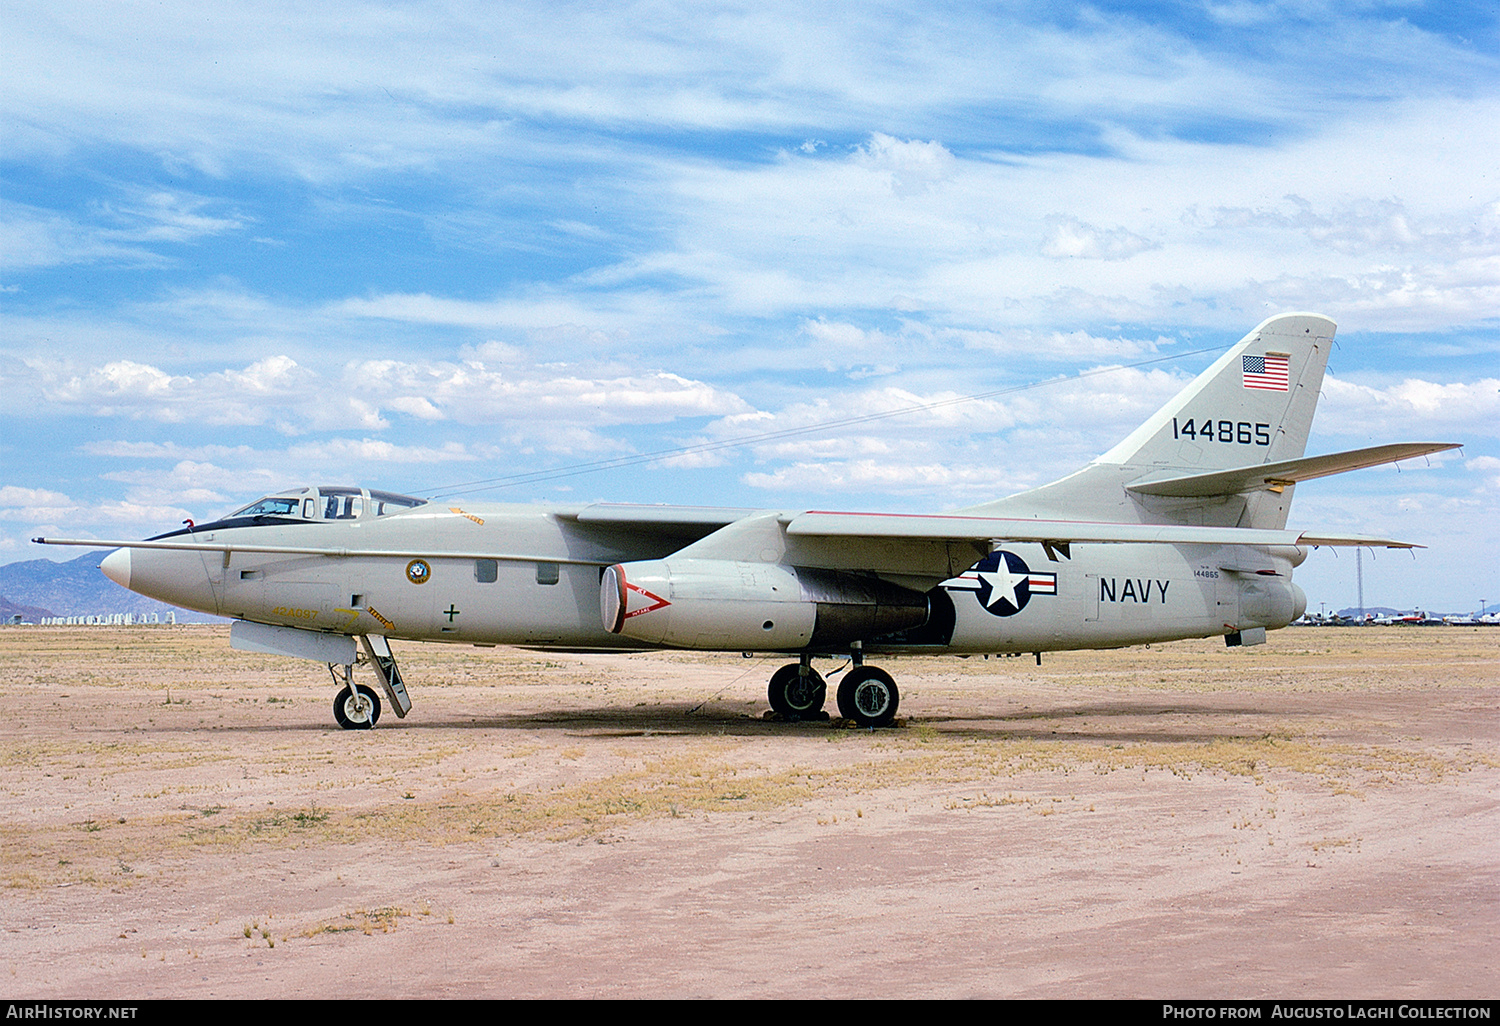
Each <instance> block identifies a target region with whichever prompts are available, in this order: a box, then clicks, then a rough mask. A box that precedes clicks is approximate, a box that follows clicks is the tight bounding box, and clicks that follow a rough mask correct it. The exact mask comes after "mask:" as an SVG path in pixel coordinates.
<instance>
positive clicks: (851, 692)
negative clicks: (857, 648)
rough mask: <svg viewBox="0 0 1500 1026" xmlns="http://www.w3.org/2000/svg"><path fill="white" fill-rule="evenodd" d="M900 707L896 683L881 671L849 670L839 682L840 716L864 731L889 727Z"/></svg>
mask: <svg viewBox="0 0 1500 1026" xmlns="http://www.w3.org/2000/svg"><path fill="white" fill-rule="evenodd" d="M900 704H901V692H899V691H897V690H896V682H895V681H894V680H892V679H891V675H890V674H889V673H886V672H885V671H884V670H882V669H879V668H878V667H874V666H861V667H858V668H857V669H853V670H850V671H849V672H848V673H846V674H844V679H843V680H842V681H840V682H839V713H840V715H842V716H843V717H844V718H845V719H848V720H853V721H854V722H855V723H858V724H859V725H860V726H861V727H889V726H890V725H891V724H892V723H893V722H894V721H895V719H896V708H897V707H898V706H899V705H900Z"/></svg>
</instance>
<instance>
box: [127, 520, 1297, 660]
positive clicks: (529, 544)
mask: <svg viewBox="0 0 1500 1026" xmlns="http://www.w3.org/2000/svg"><path fill="white" fill-rule="evenodd" d="M364 494H365V495H368V494H369V493H364ZM585 509H587V507H576V508H567V507H563V508H539V507H530V506H515V505H497V504H477V503H476V504H463V505H452V506H449V505H442V504H437V503H425V504H420V505H412V506H409V507H399V508H395V509H394V510H393V511H391V512H387V513H384V514H382V515H376V507H375V504H374V503H373V502H371V501H370V500H369V499H366V500H365V506H364V508H363V509H362V510H361V511H360V514H359V515H356V516H345V517H342V518H328V519H324V518H322V517H313V518H310V519H291V518H288V517H285V516H264V515H262V516H259V517H251V518H247V517H242V516H236V517H231V518H229V519H227V520H225V521H221V522H218V523H214V524H207V525H204V526H203V527H198V528H193V529H191V530H189V531H179V532H173V533H172V534H170V535H164V536H161V537H160V538H159V539H156V540H157V541H160V542H164V543H172V542H183V543H200V544H212V545H223V546H228V547H229V549H230V551H224V552H221V551H183V550H170V549H133V550H125V549H122V550H119V551H118V552H116V553H114V554H112V555H111V556H110V557H108V559H107V560H106V562H105V564H104V569H105V571H106V573H109V574H110V576H111V577H113V578H114V579H115V580H117V581H118V582H119V583H121V584H124V585H126V586H127V587H129V588H131V589H132V590H134V591H138V592H141V593H143V594H146V595H150V596H152V597H154V598H158V599H161V600H163V601H166V602H170V603H173V604H175V605H179V606H183V607H186V608H189V609H195V610H199V611H202V612H208V613H215V614H218V615H221V616H227V617H232V618H234V619H239V620H249V621H254V622H258V623H264V624H271V625H278V626H286V627H296V628H300V629H303V630H311V631H323V632H332V633H338V634H348V635H362V634H378V635H382V636H385V637H389V638H398V639H405V640H415V641H442V642H453V643H468V644H481V645H488V644H520V645H536V646H543V647H548V646H555V647H559V648H601V649H602V648H643V647H663V646H665V647H688V648H730V649H743V650H759V651H828V652H836V651H847V650H848V647H849V643H850V642H851V641H855V642H858V643H860V644H861V645H863V647H864V648H865V650H866V651H872V652H874V651H885V652H902V651H927V652H932V651H947V652H956V653H979V652H987V653H988V652H1031V651H1048V650H1056V649H1073V648H1107V647H1115V646H1120V645H1131V644H1139V643H1143V642H1149V641H1159V640H1170V639H1177V638H1191V637H1208V636H1212V635H1226V634H1232V633H1235V632H1238V631H1242V630H1248V629H1254V628H1272V629H1274V628H1277V627H1281V626H1284V625H1285V624H1287V623H1289V622H1290V621H1291V620H1293V619H1295V618H1296V617H1297V616H1299V615H1300V614H1301V612H1302V607H1303V605H1304V600H1303V599H1302V597H1301V594H1300V591H1299V590H1298V589H1296V588H1295V587H1294V586H1293V585H1292V584H1291V572H1292V568H1293V567H1294V566H1295V565H1296V564H1297V563H1299V562H1300V561H1301V559H1302V557H1303V554H1304V553H1303V551H1302V550H1300V549H1296V548H1290V547H1285V548H1251V547H1246V546H1221V545H1159V544H1158V545H1132V544H1113V545H1105V544H1101V545H1078V546H1074V547H1073V549H1072V552H1071V557H1064V556H1061V555H1059V554H1057V553H1056V552H1055V551H1053V552H1049V551H1048V550H1047V549H1044V547H1043V546H1042V545H1039V544H1033V543H1004V544H998V545H994V546H981V545H976V544H975V543H973V542H958V541H952V542H942V541H925V542H920V543H900V544H898V543H892V542H890V541H888V540H879V539H870V540H864V539H835V538H813V539H805V538H804V539H788V548H787V551H786V552H785V553H784V554H783V555H782V556H781V557H780V559H779V561H778V563H777V564H776V566H777V567H778V568H780V572H781V573H783V574H784V575H785V585H784V586H783V587H780V588H779V589H776V590H775V593H774V596H773V595H772V594H771V591H770V590H767V591H766V593H765V595H764V596H763V595H761V594H758V593H754V592H753V591H749V590H746V589H747V587H749V586H748V585H746V584H744V582H746V581H749V580H750V579H751V578H752V577H753V575H755V574H763V573H764V572H765V564H763V563H754V562H747V561H743V560H736V559H715V560H708V561H702V560H699V561H696V563H697V564H699V565H696V566H695V567H694V572H693V574H686V573H684V572H682V570H681V564H680V563H679V564H678V566H679V570H678V571H676V576H675V578H674V576H673V571H672V569H671V568H672V565H673V560H672V556H673V554H674V553H677V552H679V551H680V550H682V549H683V548H684V547H685V546H687V545H689V544H691V543H692V542H693V541H695V540H697V539H699V538H702V537H705V536H707V535H709V534H711V533H712V532H713V531H715V530H716V529H717V524H719V523H722V522H725V521H733V520H734V519H735V518H736V517H737V516H739V515H741V513H742V512H743V511H723V512H721V513H717V514H715V512H714V511H704V516H703V518H702V523H698V524H693V523H684V522H681V521H680V520H679V521H674V522H670V523H665V524H653V525H651V527H650V529H649V530H645V529H642V525H641V524H640V523H639V522H631V521H627V520H621V521H618V522H616V521H611V520H609V519H607V518H606V519H602V520H600V519H593V520H591V519H589V518H588V517H587V516H584V515H581V514H582V511H583V510H585ZM645 509H647V510H650V507H646V508H645ZM258 547H272V548H274V547H281V548H307V549H316V550H322V551H321V552H319V553H318V554H306V555H301V554H290V553H284V552H257V551H254V549H255V548H258ZM986 549H990V550H991V551H985V550H986ZM330 550H332V551H335V552H347V553H348V554H347V555H329V554H327V553H328V552H329V551H330ZM651 561H655V562H651ZM617 564H624V565H628V566H644V565H650V566H653V567H656V566H660V567H664V568H665V570H663V571H661V572H660V573H659V575H658V576H659V577H660V581H659V583H657V584H654V585H651V586H650V587H653V588H655V589H656V590H655V591H650V592H649V594H651V595H652V596H653V598H655V599H656V600H657V601H658V602H661V603H663V605H662V608H663V609H665V607H666V606H671V607H673V610H672V612H671V613H670V614H667V613H661V614H655V613H654V611H651V610H648V613H651V614H652V615H657V616H659V617H660V618H661V619H662V620H663V622H665V620H666V617H667V616H668V615H675V616H677V617H679V620H680V619H681V618H683V617H691V616H693V615H694V614H695V613H696V615H697V616H698V618H699V619H701V620H703V621H704V622H709V623H712V624H714V625H715V629H716V632H717V633H714V634H712V635H711V636H710V635H697V634H685V633H682V632H681V631H679V632H678V633H677V634H673V633H671V632H670V631H667V632H666V633H665V634H651V633H650V632H649V631H648V632H646V633H642V632H641V631H639V630H637V631H627V632H626V633H623V634H622V633H617V632H616V631H615V630H612V629H610V628H611V625H610V624H608V623H606V622H605V621H604V618H603V615H602V613H601V581H602V580H603V578H604V575H605V573H606V571H607V569H608V568H609V567H611V566H614V565H617ZM829 572H832V573H833V577H830V573H829ZM799 575H800V576H799ZM855 575H858V577H857V578H856V577H855ZM690 578H691V579H690ZM829 580H834V582H835V583H834V585H833V587H834V588H835V590H837V588H838V587H839V585H838V583H837V582H838V581H840V580H842V581H844V582H851V581H866V582H869V581H880V582H889V587H890V588H897V589H900V590H902V591H903V593H905V594H909V595H911V596H914V599H913V600H912V602H909V603H908V605H914V604H915V603H920V604H921V609H920V610H919V611H918V612H916V613H914V614H913V615H912V616H911V617H909V618H908V619H907V620H906V621H905V622H903V623H902V625H901V627H902V629H900V630H893V631H889V632H886V633H883V634H882V633H875V632H873V631H869V632H866V633H865V634H864V636H860V637H850V636H844V635H840V636H838V637H837V638H836V639H835V640H834V641H832V642H829V641H828V640H827V638H826V637H824V638H822V639H820V638H819V637H818V636H817V635H816V632H815V630H814V628H813V626H812V624H813V622H814V620H815V619H816V613H817V610H818V608H819V606H818V600H819V599H828V598H829V596H828V594H827V591H828V585H827V582H828V581H829ZM705 581H706V583H705ZM768 588H774V584H773V585H770V586H768ZM820 588H821V590H818V589H820ZM849 590H850V588H849V586H848V584H847V583H846V584H845V585H844V591H846V592H847V591H849ZM815 591H816V592H817V593H816V594H815V593H814V592H815ZM864 591H868V589H867V588H866V589H862V592H861V593H862V594H863V592H864ZM766 596H771V598H772V604H771V605H767V604H766V603H765V602H764V601H762V599H763V598H765V597H766ZM833 597H834V598H835V599H837V598H838V597H839V596H837V595H835V596H833ZM859 601H862V599H860V598H858V597H855V598H853V599H850V600H849V601H848V602H846V603H845V604H844V605H843V606H840V607H839V608H848V607H849V606H850V605H851V604H857V603H858V602H859ZM863 601H868V602H874V601H875V600H874V599H866V600H863ZM638 608H645V607H638ZM821 608H823V609H827V608H829V606H828V603H827V602H825V603H824V605H823V606H822V607H821ZM767 610H770V612H767ZM804 621H805V622H806V624H807V627H806V629H802V628H800V627H798V626H797V624H799V623H802V622H804ZM639 622H640V623H646V622H649V620H648V619H647V618H643V619H642V620H641V621H639ZM773 622H774V623H775V624H777V625H778V626H777V628H776V629H775V630H772V629H771V628H767V627H766V626H765V625H766V624H771V623H773ZM788 625H790V626H788ZM788 632H790V633H788ZM825 634H826V632H825Z"/></svg>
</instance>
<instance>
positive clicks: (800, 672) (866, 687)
mask: <svg viewBox="0 0 1500 1026" xmlns="http://www.w3.org/2000/svg"><path fill="white" fill-rule="evenodd" d="M827 694H828V685H827V684H826V683H825V682H824V680H823V678H822V677H821V676H820V675H819V674H818V672H817V671H816V670H814V669H813V668H812V656H811V655H809V654H807V653H803V655H802V658H801V660H800V661H799V662H795V663H788V664H787V665H785V666H783V667H782V668H781V669H779V670H777V671H776V672H775V673H774V674H772V675H771V684H770V687H769V688H768V689H767V698H769V699H770V701H771V708H772V709H773V710H775V712H777V713H778V714H779V715H781V716H782V717H784V718H785V719H788V720H811V719H819V718H823V701H824V699H825V698H826V697H827ZM838 704H839V715H840V716H842V717H844V718H845V719H846V720H853V721H854V722H855V723H857V724H859V725H860V726H861V727H889V726H890V725H891V724H892V723H894V722H895V720H896V710H897V708H899V707H900V705H901V692H900V690H899V689H897V687H896V682H895V681H894V680H892V679H891V675H890V674H889V673H886V672H885V671H884V670H882V669H880V668H879V667H877V666H866V665H864V659H863V656H862V653H861V652H860V651H859V650H858V649H855V650H854V668H853V669H851V670H850V671H849V672H848V673H846V674H844V679H843V680H842V681H840V682H839V688H838Z"/></svg>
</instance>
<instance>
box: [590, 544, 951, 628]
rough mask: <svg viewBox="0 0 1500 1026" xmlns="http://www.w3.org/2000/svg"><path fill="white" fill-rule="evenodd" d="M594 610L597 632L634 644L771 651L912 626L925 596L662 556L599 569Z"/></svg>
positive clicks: (824, 574) (777, 569) (921, 614)
mask: <svg viewBox="0 0 1500 1026" xmlns="http://www.w3.org/2000/svg"><path fill="white" fill-rule="evenodd" d="M599 613H600V616H601V618H602V619H603V621H604V627H605V629H606V630H608V631H610V632H611V633H614V634H621V635H624V636H625V637H627V638H634V639H635V640H637V641H644V642H649V643H651V644H656V645H672V646H674V647H677V648H707V649H736V648H737V649H741V650H742V651H778V652H780V651H797V650H800V649H805V648H823V647H826V648H834V647H843V646H846V645H848V644H849V643H850V642H853V641H861V640H865V639H868V638H877V637H881V636H883V635H886V634H892V633H895V632H897V631H902V630H908V629H910V628H912V627H920V626H922V625H923V624H924V623H926V622H927V596H926V595H924V594H922V593H921V592H917V591H912V590H911V589H909V588H903V587H901V586H899V585H896V584H891V583H890V582H889V581H882V580H880V579H879V578H875V577H862V576H858V575H855V574H848V573H843V572H841V571H837V570H819V569H810V568H807V567H791V566H785V565H783V564H780V563H741V562H735V561H731V560H725V559H672V558H670V557H669V558H667V559H655V560H644V561H641V562H636V563H617V564H615V565H614V566H612V567H610V568H609V569H607V570H605V571H604V579H603V581H602V582H601V584H600V588H599Z"/></svg>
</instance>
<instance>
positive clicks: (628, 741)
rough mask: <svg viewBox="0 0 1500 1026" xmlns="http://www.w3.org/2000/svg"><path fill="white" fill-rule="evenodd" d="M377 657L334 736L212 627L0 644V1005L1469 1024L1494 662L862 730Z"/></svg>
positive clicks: (971, 693) (1399, 653)
mask: <svg viewBox="0 0 1500 1026" xmlns="http://www.w3.org/2000/svg"><path fill="white" fill-rule="evenodd" d="M396 652H397V656H398V658H400V659H401V660H402V666H403V670H404V671H405V673H406V676H407V680H408V684H409V686H410V688H411V693H412V697H413V701H414V704H415V707H414V708H413V710H412V712H411V714H410V715H409V716H408V717H407V718H406V719H405V720H401V719H398V718H397V717H396V716H395V715H394V713H393V712H392V711H391V710H389V709H387V710H386V711H385V715H384V716H383V717H382V719H381V722H380V725H379V727H378V728H377V729H376V730H373V731H367V732H352V731H351V732H345V731H342V730H339V729H337V728H336V727H335V726H334V723H333V717H332V697H333V693H334V688H333V686H332V684H331V683H330V681H329V680H328V678H327V675H326V672H325V671H324V670H323V669H322V668H321V667H319V666H316V665H315V664H312V663H306V662H301V661H297V660H290V659H281V658H277V657H272V656H259V655H251V654H248V653H243V652H234V651H231V650H230V648H229V645H228V638H227V631H226V630H225V629H224V628H222V627H209V626H179V627H136V628H97V627H95V628H85V627H80V628H30V627H6V628H0V700H3V702H4V704H5V709H6V716H5V718H4V719H3V720H0V759H3V777H0V994H3V995H4V996H6V997H11V998H32V999H35V998H48V997H53V998H87V997H93V998H113V999H144V998H171V997H329V998H333V997H361V998H374V997H413V996H421V997H580V996H581V997H655V998H660V997H970V996H976V997H1026V998H1035V997H1083V998H1106V997H1134V998H1166V997H1175V998H1184V999H1187V998H1228V997H1239V998H1287V999H1290V998H1354V997H1359V998H1424V997H1425V998H1459V997H1487V998H1494V997H1496V996H1500V743H1497V742H1500V709H1497V707H1500V630H1482V629H1472V628H1426V629H1424V628H1394V627H1393V628H1368V629H1363V630H1356V629H1344V630H1332V629H1311V628H1302V629H1290V630H1285V631H1281V632H1278V633H1275V634H1273V635H1272V636H1271V641H1270V643H1269V644H1267V645H1264V646H1259V647H1256V648H1251V649H1235V650H1226V649H1225V648H1224V646H1223V644H1222V642H1219V641H1205V642H1182V643H1177V644H1171V645H1163V646H1152V647H1151V648H1150V649H1129V650H1124V651H1119V652H1108V653H1099V652H1089V653H1060V654H1055V655H1047V656H1045V657H1044V660H1045V661H1044V665H1042V666H1041V667H1037V666H1036V665H1035V664H1034V662H1033V661H1032V660H1031V659H1030V658H1029V657H1027V658H1025V659H989V660H985V659H967V660H962V659H945V660H936V659H933V660H928V659H912V660H889V661H884V662H883V664H882V665H885V666H886V668H887V669H889V670H891V671H892V672H893V674H894V675H895V677H896V679H897V681H898V683H899V684H900V686H901V688H902V693H903V698H902V714H903V720H902V721H901V724H900V725H899V726H898V727H896V728H894V729H889V730H881V731H868V730H863V731H862V730H855V729H844V728H843V727H841V726H840V725H839V724H838V723H837V722H832V723H799V724H783V723H775V722H770V721H768V720H766V719H765V718H764V716H763V713H764V711H765V710H766V708H767V706H766V703H765V681H766V679H767V678H768V677H769V676H770V673H771V671H772V670H774V669H775V667H776V666H777V665H779V663H780V660H773V659H762V658H756V659H744V658H741V657H738V656H728V655H689V654H675V653H667V654H651V655H613V656H592V655H588V656H579V655H552V654H543V653H534V652H526V651H521V650H512V649H504V648H498V649H473V648H462V649H460V648H444V647H439V646H415V645H406V646H396ZM820 669H824V670H832V669H833V666H831V665H824V666H820ZM364 679H365V680H366V681H369V680H370V677H369V676H368V674H366V675H365V677H364Z"/></svg>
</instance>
